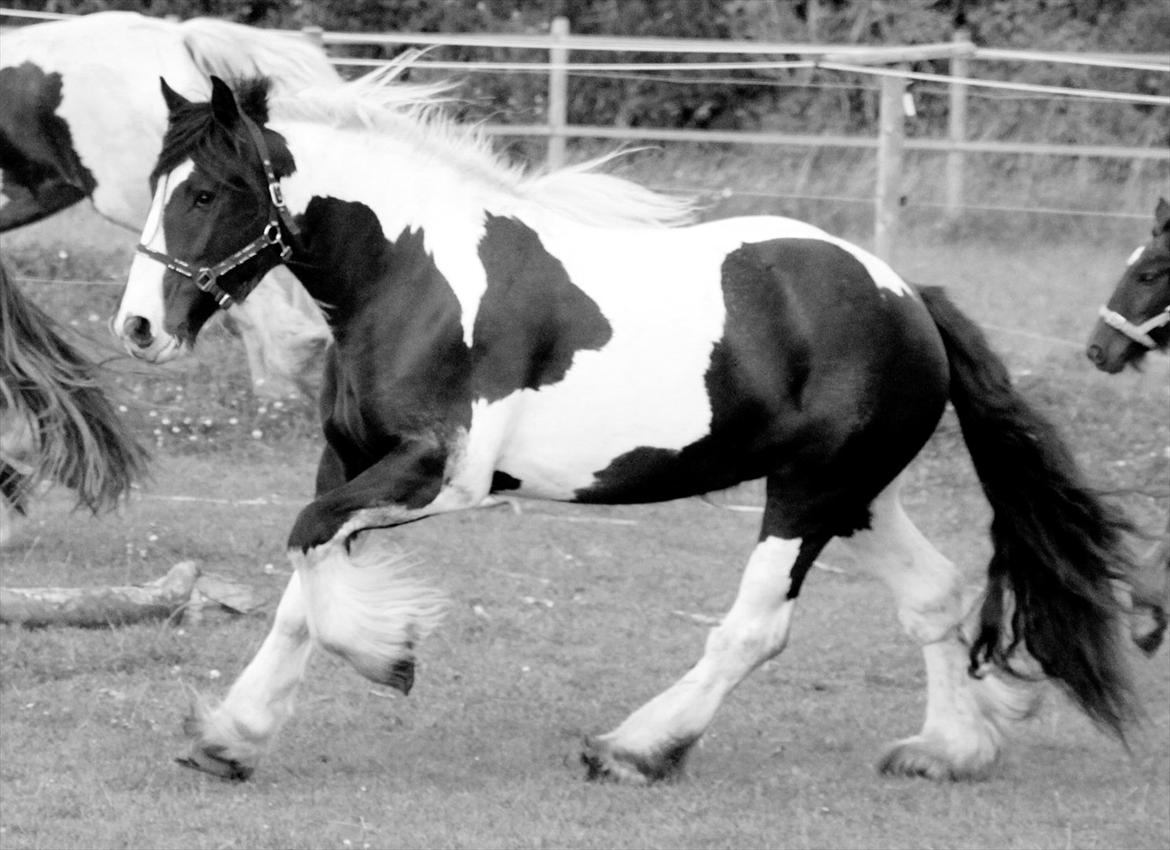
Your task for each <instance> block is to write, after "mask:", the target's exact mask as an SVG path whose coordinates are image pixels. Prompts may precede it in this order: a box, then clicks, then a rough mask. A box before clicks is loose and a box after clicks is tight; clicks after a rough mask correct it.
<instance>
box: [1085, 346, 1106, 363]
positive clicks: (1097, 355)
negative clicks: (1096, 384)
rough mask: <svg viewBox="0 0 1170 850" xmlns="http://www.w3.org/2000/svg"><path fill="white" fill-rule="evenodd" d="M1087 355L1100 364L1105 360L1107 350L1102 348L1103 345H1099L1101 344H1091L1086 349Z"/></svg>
mask: <svg viewBox="0 0 1170 850" xmlns="http://www.w3.org/2000/svg"><path fill="white" fill-rule="evenodd" d="M1085 356H1086V357H1088V358H1089V359H1090V360H1092V361H1093V362H1094V363H1097V364H1100V363H1101V361H1103V360H1104V359H1105V352H1104V351H1103V350H1102V349H1101V346H1099V345H1090V346H1089V347H1088V348H1087V349H1086V350H1085Z"/></svg>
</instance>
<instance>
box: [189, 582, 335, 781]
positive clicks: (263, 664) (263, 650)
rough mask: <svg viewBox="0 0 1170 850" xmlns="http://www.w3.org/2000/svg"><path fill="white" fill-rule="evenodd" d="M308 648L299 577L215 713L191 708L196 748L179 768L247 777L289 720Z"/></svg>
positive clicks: (290, 585)
mask: <svg viewBox="0 0 1170 850" xmlns="http://www.w3.org/2000/svg"><path fill="white" fill-rule="evenodd" d="M312 647H313V644H312V641H311V640H310V634H309V624H308V618H307V616H306V609H305V591H304V586H303V583H302V580H301V575H300V573H299V572H298V573H294V574H293V577H292V578H291V579H290V580H289V583H288V587H287V588H285V591H284V595H283V596H282V597H281V600H280V605H279V606H277V609H276V617H275V618H274V619H273V623H272V629H271V631H269V633H268V636H267V637H266V638H265V639H264V643H263V644H261V646H260V650H259V651H258V652H257V653H256V656H255V657H254V658H253V659H252V661H251V662H250V663H249V664H248V666H247V667H245V668H244V672H243V673H241V674H240V677H239V678H238V679H236V681H235V683H234V684H233V685H232V687H231V690H230V691H228V695H227V697H226V698H225V699H224V701H223V702H222V703H220V704H219V705H217V706H215V707H209V706H207V705H205V704H203V703H202V702H200V703H198V704H196V705H195V706H193V709H192V713H191V716H190V717H188V718H187V721H186V723H185V724H184V730H185V731H186V732H187V734H188V735H190V736H191V737H192V738H194V743H193V744H192V747H191V752H190V754H188V755H187V756H186V757H185V758H180V759H179V760H178V761H179V763H180V764H184V765H186V766H188V767H194V768H196V769H198V770H204V771H207V772H208V773H213V774H215V775H217V776H222V777H224V778H225V779H234V780H242V779H247V778H248V777H249V776H251V775H252V771H253V770H255V768H256V763H257V762H258V761H259V760H260V756H261V755H262V754H263V752H264V750H265V749H266V748H267V746H268V744H269V743H270V742H271V740H272V737H273V736H274V735H275V734H276V732H277V730H278V729H279V728H280V726H281V724H282V723H283V722H284V721H285V720H286V719H287V718H288V717H289V715H290V714H292V710H293V698H294V697H295V695H296V688H297V685H298V684H300V681H301V678H302V677H303V676H304V673H305V665H306V664H307V663H308V660H309V653H310V651H311V650H312Z"/></svg>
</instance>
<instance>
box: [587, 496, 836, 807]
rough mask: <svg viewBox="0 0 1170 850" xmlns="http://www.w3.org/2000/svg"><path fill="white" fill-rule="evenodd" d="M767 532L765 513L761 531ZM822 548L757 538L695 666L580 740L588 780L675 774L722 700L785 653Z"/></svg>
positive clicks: (636, 780) (656, 777)
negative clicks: (605, 729) (803, 582)
mask: <svg viewBox="0 0 1170 850" xmlns="http://www.w3.org/2000/svg"><path fill="white" fill-rule="evenodd" d="M770 525H771V524H770V523H769V513H768V511H767V509H766V510H765V515H764V529H765V531H766V530H767V529H768V528H769V527H770ZM825 542H827V541H826V540H823V539H822V540H819V541H817V542H815V543H814V542H811V541H810V542H805V541H801V540H785V539H782V538H780V537H772V536H766V537H764V539H763V540H762V541H761V542H760V543H759V544H758V545H757V546H756V548H755V550H754V551H753V552H752V556H751V558H750V560H749V561H748V565H747V569H746V570H745V571H744V574H743V579H742V580H741V582H740V586H739V593H738V595H737V596H736V598H735V603H734V604H733V605H732V606H731V610H730V611H729V612H728V613H727V616H726V617H724V618H723V621H722V622H721V623H720V624H719V625H718V626H716V627H715V628H714V629H712V630H711V632H710V634H709V635H708V637H707V645H706V650H705V651H704V653H703V657H702V658H701V659H700V660H699V663H698V664H696V665H695V666H694V667H692V668H691V669H690V671H689V672H688V673H687V674H686V675H685V676H683V677H682V678H681V679H679V680H678V681H677V682H675V683H674V684H673V685H672V686H671V687H670V688H668V689H667V690H666V691H664V692H663V693H661V694H659V695H658V696H656V697H655V698H654V699H652V700H650V702H648V703H646V704H645V705H643V706H642V707H641V708H639V709H638V710H637V711H635V712H634V713H633V714H631V715H630V716H629V717H628V718H627V719H626V721H625V722H624V723H622V724H621V725H620V726H619V727H618V728H617V729H615V730H614V731H612V732H610V733H608V734H606V735H601V736H598V737H594V738H590V739H588V740H587V741H586V743H585V751H584V752H583V753H582V760H583V761H584V762H585V765H586V766H587V767H588V770H589V778H590V779H609V780H614V781H618V782H631V783H639V784H640V783H647V782H654V781H657V780H664V779H671V778H673V777H675V776H676V775H678V774H679V773H680V772H681V771H682V767H683V763H684V761H685V759H686V756H687V753H688V752H689V751H690V749H691V747H692V746H693V745H694V743H695V742H696V741H697V740H698V739H699V737H700V736H701V735H702V734H703V732H704V731H705V730H706V729H707V727H708V726H709V725H710V723H711V720H712V718H713V717H714V716H715V712H716V710H717V709H718V708H719V705H720V704H721V703H722V702H723V699H724V697H726V696H727V694H728V693H730V692H731V691H732V689H733V688H735V686H736V685H738V684H739V683H740V682H741V681H743V679H744V678H745V677H747V675H748V674H749V673H751V672H752V671H753V670H754V669H756V667H758V666H759V665H760V664H762V663H763V662H764V661H767V660H768V659H769V658H772V657H773V656H775V655H777V654H778V653H779V652H780V651H781V650H783V649H784V645H785V644H786V643H787V641H788V628H789V622H790V620H791V618H792V611H793V608H795V606H796V591H797V590H799V584H800V579H801V578H803V575H804V573H805V572H807V570H808V567H809V566H811V565H812V562H813V561H814V560H815V559H816V556H817V554H818V553H819V552H820V550H821V549H822V548H823V547H824V544H825Z"/></svg>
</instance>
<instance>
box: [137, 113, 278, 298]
mask: <svg viewBox="0 0 1170 850" xmlns="http://www.w3.org/2000/svg"><path fill="white" fill-rule="evenodd" d="M239 115H240V120H241V121H243V122H244V127H246V128H247V130H248V135H249V136H251V137H252V144H253V145H255V147H256V153H258V154H259V155H260V162H261V163H262V164H263V166H264V177H265V179H266V180H267V181H268V223H267V224H265V225H264V230H262V231H261V233H260V235H259V236H257V237H256V238H255V239H253V240H252V241H251V242H249V243H248V244H247V245H245V246H244V247H243V248H241V249H240V250H238V251H236V252H235V253H233V254H230V255H228V256H227V257H225V258H224V259H222V260H220V261H219V262H218V263H215V264H214V265H211V266H201V267H200V268H195V267H194V266H192V265H191V264H190V263H188V262H187V261H186V260H181V259H179V258H178V257H173V256H171V255H170V254H164V253H162V252H161V251H155V250H154V249H153V248H148V247H147V246H146V245H144V244H143V243H141V242H140V243H138V247H137V248H136V249H135V250H136V251H137V252H138V253H139V254H142V255H143V256H146V257H150V258H151V259H152V260H157V261H158V262H160V263H162V264H163V265H164V266H166V267H167V268H168V269H170V270H171V271H173V272H177V273H179V274H181V275H183V276H184V277H189V278H191V280H192V281H193V282H194V283H195V286H197V287H198V288H199V289H200V291H202V292H206V293H207V294H208V295H210V296H211V297H212V298H214V299H215V303H216V304H218V305H219V306H220V307H223V308H227V307H230V306H231V305H232V304H233V303H234V302H235V300H236V299H234V298H233V297H232V296H231V295H230V294H229V293H228V292H227V290H225V289H224V288H223V287H221V286H220V285H219V284H218V283H217V281H218V279H219V277H220V275H223V274H225V273H227V272H229V271H231V270H232V269H234V268H236V267H237V266H241V265H243V264H244V263H246V262H248V260H250V259H252V258H253V257H255V256H257V255H258V254H260V253H261V252H263V251H265V250H267V249H268V248H270V247H272V246H277V247H278V248H279V249H280V260H281V262H288V260H289V258H290V257H292V248H291V247H290V246H289V245H287V244H285V241H284V233H283V231H282V230H281V225H283V226H284V227H285V228H287V229H288V232H289V234H291V235H292V236H296V235H297V233H298V232H299V231H298V229H297V226H296V224H295V223H294V222H293V219H292V216H291V215H290V214H289V211H288V207H286V206H285V205H284V194H283V193H282V192H281V191H280V183H279V182H278V181H277V179H276V171H275V170H274V169H273V167H272V159H271V158H270V157H269V155H268V145H267V144H265V142H264V135H263V134H262V133H261V132H260V128H259V127H257V126H256V122H255V121H253V120H252V119H251V118H249V117H248V116H247V115H245V114H244V112H243V111H242V110H240V111H239ZM253 283H255V281H253ZM249 291H251V287H248V288H247V289H246V290H245V291H244V295H247V293H248V292H249ZM240 297H241V298H242V297H244V296H243V295H242V296H240Z"/></svg>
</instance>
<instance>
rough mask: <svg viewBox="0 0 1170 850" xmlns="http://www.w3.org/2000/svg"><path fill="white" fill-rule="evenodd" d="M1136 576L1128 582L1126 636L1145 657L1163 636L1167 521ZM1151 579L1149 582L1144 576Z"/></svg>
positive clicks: (1168, 580)
mask: <svg viewBox="0 0 1170 850" xmlns="http://www.w3.org/2000/svg"><path fill="white" fill-rule="evenodd" d="M1138 567H1139V569H1140V573H1134V574H1133V575H1131V576H1130V577H1129V579H1128V581H1129V586H1130V590H1129V597H1130V606H1131V608H1132V612H1131V614H1130V618H1129V633H1130V637H1131V638H1132V639H1133V642H1134V643H1135V644H1136V645H1137V647H1138V648H1139V649H1140V650H1141V651H1142V652H1144V653H1145V654H1146V655H1153V654H1154V653H1155V652H1157V651H1158V647H1160V646H1161V645H1162V639H1163V637H1164V636H1165V634H1166V613H1167V608H1170V522H1168V523H1167V525H1166V534H1165V535H1164V536H1163V537H1162V539H1161V540H1159V541H1158V542H1157V543H1155V544H1154V545H1153V546H1152V547H1151V548H1150V551H1149V552H1148V553H1147V554H1146V556H1145V557H1144V558H1142V559H1141V562H1140V563H1139V564H1138ZM1146 575H1150V576H1152V578H1153V581H1152V583H1151V582H1148V581H1146V579H1145V576H1146Z"/></svg>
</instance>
